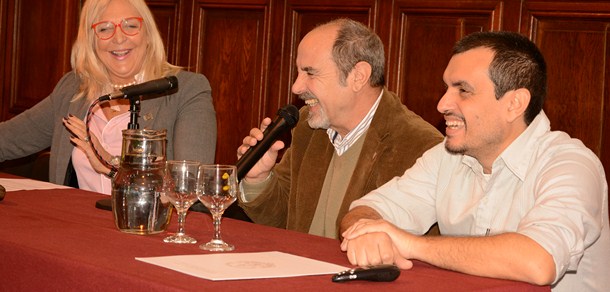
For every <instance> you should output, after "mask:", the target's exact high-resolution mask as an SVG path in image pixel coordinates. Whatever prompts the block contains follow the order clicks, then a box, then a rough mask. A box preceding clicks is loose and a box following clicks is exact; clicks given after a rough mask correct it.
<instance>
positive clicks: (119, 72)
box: [0, 0, 216, 194]
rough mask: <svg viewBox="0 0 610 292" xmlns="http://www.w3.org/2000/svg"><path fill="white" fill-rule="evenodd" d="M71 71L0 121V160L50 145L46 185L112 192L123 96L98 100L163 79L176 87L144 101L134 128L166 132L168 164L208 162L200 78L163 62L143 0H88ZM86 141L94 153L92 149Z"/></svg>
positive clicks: (210, 116)
mask: <svg viewBox="0 0 610 292" xmlns="http://www.w3.org/2000/svg"><path fill="white" fill-rule="evenodd" d="M71 64H72V69H73V70H72V71H71V72H69V73H67V74H66V75H65V76H64V77H63V78H62V79H61V80H60V81H59V83H58V84H57V85H56V87H55V89H54V90H53V92H52V93H51V94H50V95H49V96H48V97H46V98H45V99H44V100H42V101H41V102H40V103H38V104H37V105H35V106H34V107H32V108H31V109H29V110H27V111H24V112H23V113H22V114H20V115H18V116H16V117H14V118H13V119H11V120H8V121H6V122H2V123H0V137H2V139H0V162H1V161H5V160H11V159H16V158H20V157H24V156H27V155H30V154H33V153H37V152H39V151H41V150H44V149H46V148H48V147H51V148H50V149H51V153H50V161H49V180H50V181H51V182H53V183H56V184H65V185H71V186H75V187H79V188H81V189H86V190H91V191H95V192H99V193H105V194H110V192H111V177H112V176H113V175H114V170H113V167H112V165H116V164H118V163H119V161H118V157H119V156H120V154H121V145H122V130H124V129H127V128H128V124H129V123H130V120H131V119H132V118H131V112H130V111H129V109H130V100H129V99H123V98H118V99H111V100H108V101H104V102H99V103H97V105H95V106H94V107H93V108H92V110H91V114H90V115H89V116H90V119H88V127H89V134H90V135H88V133H87V131H86V129H87V128H86V125H85V122H84V121H85V120H87V119H86V114H87V112H88V111H89V108H90V106H91V105H93V104H94V103H95V101H96V100H98V99H99V97H100V96H103V95H106V94H112V93H114V92H117V91H119V90H120V89H122V88H124V87H127V86H131V85H136V84H140V83H143V82H147V81H150V80H155V79H159V78H163V77H167V76H176V77H177V79H178V88H177V90H175V89H174V90H172V91H169V92H167V93H163V94H160V95H153V96H144V97H143V98H142V100H141V103H140V104H139V117H138V118H137V125H138V126H139V128H140V129H152V130H162V129H166V130H167V148H166V154H167V159H168V160H169V159H184V160H196V161H200V162H202V163H212V162H214V154H215V150H216V149H215V148H216V113H215V110H214V106H213V103H212V96H211V88H210V84H209V82H208V80H207V79H206V77H205V76H203V75H201V74H197V73H192V72H187V71H184V70H182V69H181V68H180V67H177V66H174V65H172V64H170V63H168V62H167V57H166V54H165V49H164V46H163V43H162V40H161V36H160V34H159V30H158V29H157V27H156V25H155V21H154V19H153V16H152V14H151V12H150V9H149V8H148V7H147V5H146V3H145V2H144V0H87V1H85V4H84V5H83V8H82V11H81V15H80V23H79V29H78V36H77V39H76V41H75V43H74V46H73V48H72V55H71ZM92 144H93V146H94V147H95V149H97V152H98V154H97V155H96V153H95V152H94V149H93V148H92Z"/></svg>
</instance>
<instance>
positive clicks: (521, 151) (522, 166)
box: [463, 111, 551, 181]
mask: <svg viewBox="0 0 610 292" xmlns="http://www.w3.org/2000/svg"><path fill="white" fill-rule="evenodd" d="M550 130H551V122H550V121H549V118H548V117H547V116H546V114H545V113H544V111H541V112H540V113H539V114H538V115H537V116H536V118H534V120H533V121H532V122H531V123H530V124H529V126H528V127H527V128H526V129H525V131H523V133H521V135H519V136H518V137H517V139H515V141H513V142H512V143H511V144H510V145H508V147H507V148H506V149H504V151H503V152H502V153H501V154H500V156H498V158H496V160H495V161H494V163H493V166H492V174H493V173H494V172H495V170H498V169H499V168H501V167H507V168H508V169H509V170H510V171H511V172H512V173H513V174H514V175H515V176H516V177H518V178H519V179H520V180H521V181H523V180H525V175H526V172H527V168H528V165H529V163H527V162H528V161H529V160H530V159H531V157H532V155H534V154H533V153H532V152H533V151H534V149H537V147H535V144H536V143H538V141H539V138H540V137H542V136H543V135H544V134H545V133H547V132H549V131H550ZM463 162H464V164H466V165H468V166H469V167H470V168H472V169H473V171H475V172H482V171H483V167H482V166H481V165H480V164H479V162H478V161H477V160H476V159H475V158H473V157H470V156H467V155H464V160H463Z"/></svg>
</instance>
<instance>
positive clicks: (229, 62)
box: [191, 2, 269, 163]
mask: <svg viewBox="0 0 610 292" xmlns="http://www.w3.org/2000/svg"><path fill="white" fill-rule="evenodd" d="M197 5H198V6H197V11H199V12H198V14H197V15H196V16H194V21H193V22H194V24H195V25H194V30H193V33H192V38H193V43H195V44H196V45H195V47H196V48H198V49H197V50H193V51H192V55H191V56H192V60H191V64H192V66H193V68H191V69H192V70H194V71H197V72H201V73H203V74H204V75H206V76H207V77H208V79H209V80H210V84H211V85H212V96H213V98H214V106H215V109H216V115H217V119H216V120H217V123H218V127H217V129H218V143H217V149H216V161H217V162H218V163H235V161H236V160H237V157H236V155H235V149H237V147H238V146H239V145H240V144H241V140H242V138H243V137H244V136H245V135H247V134H248V132H249V131H250V128H251V127H252V125H256V124H258V123H259V121H260V120H261V118H262V108H263V107H264V104H265V102H266V86H265V84H266V78H267V76H266V74H265V72H264V70H263V69H264V68H266V67H267V66H266V62H267V60H268V56H267V53H266V52H267V51H268V45H269V44H268V30H267V26H268V23H267V22H266V19H267V18H268V15H267V14H268V11H269V7H268V4H266V3H260V4H259V5H238V4H231V5H229V4H227V5H220V4H207V3H205V2H199V3H198V4H197Z"/></svg>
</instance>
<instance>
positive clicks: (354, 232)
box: [341, 219, 421, 270]
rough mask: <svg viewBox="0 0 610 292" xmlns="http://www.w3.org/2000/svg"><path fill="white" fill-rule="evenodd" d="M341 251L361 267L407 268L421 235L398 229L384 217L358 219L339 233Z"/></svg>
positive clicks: (351, 261) (409, 265)
mask: <svg viewBox="0 0 610 292" xmlns="http://www.w3.org/2000/svg"><path fill="white" fill-rule="evenodd" d="M342 237H343V241H342V242H341V250H342V251H345V252H346V254H347V258H348V259H349V261H350V263H351V264H352V265H358V266H361V267H364V266H368V265H379V264H395V265H396V266H398V267H399V268H400V269H405V270H406V269H410V268H412V267H413V262H412V261H411V260H410V259H413V258H415V256H414V250H415V245H416V244H417V241H419V240H421V237H419V236H415V235H413V234H410V233H408V232H406V231H404V230H401V229H399V228H398V227H396V226H394V225H393V224H391V223H389V222H387V221H385V220H383V219H377V220H372V219H360V220H358V221H356V223H354V224H353V225H352V226H350V227H349V228H348V229H346V230H345V232H343V233H342Z"/></svg>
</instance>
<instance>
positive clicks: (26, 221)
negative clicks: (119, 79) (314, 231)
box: [0, 175, 549, 291]
mask: <svg viewBox="0 0 610 292" xmlns="http://www.w3.org/2000/svg"><path fill="white" fill-rule="evenodd" d="M2 176H4V177H6V176H5V175H2ZM102 198H107V196H104V195H101V194H97V193H92V192H87V191H82V190H77V189H57V190H36V191H15V192H8V193H7V194H6V197H5V199H4V200H3V201H1V202H0V288H1V290H2V291H10V290H19V291H24V290H27V291H32V290H38V291H43V290H44V291H49V290H54V291H55V290H57V291H67V290H84V291H92V290H113V291H116V290H124V291H160V290H163V291H168V290H198V291H203V290H205V291H215V290H212V289H218V290H216V291H261V290H265V291H290V290H294V291H324V290H333V291H342V290H345V291H365V290H366V291H371V289H375V290H377V291H392V290H396V291H473V290H485V291H549V288H548V287H538V286H533V285H529V284H525V283H520V282H514V281H505V280H497V279H489V278H481V277H475V276H469V275H465V274H461V273H456V272H451V271H447V270H442V269H438V268H436V267H432V266H430V265H427V264H424V263H421V262H415V265H414V267H413V269H411V270H406V271H402V274H401V276H400V278H398V279H397V280H396V281H394V282H389V283H375V282H361V281H355V282H349V283H333V282H331V279H330V278H331V275H322V276H305V277H292V278H278V279H262V280H237V281H209V280H205V279H200V278H196V277H192V276H189V275H186V274H182V273H179V272H175V271H173V270H169V269H165V268H162V267H158V266H155V265H151V264H147V263H144V262H140V261H137V260H135V257H152V256H167V255H186V254H204V253H208V252H206V251H202V250H201V249H199V247H198V245H199V243H203V242H207V241H208V240H209V239H210V238H211V237H212V220H211V218H210V216H209V215H208V214H203V213H197V212H189V215H188V216H187V219H186V232H187V234H189V235H191V236H193V237H195V238H196V239H197V240H198V241H199V243H197V244H195V245H176V244H167V243H164V242H163V241H162V239H163V238H164V237H165V236H167V233H162V234H157V235H147V236H140V235H131V234H126V233H122V232H120V231H118V230H117V229H116V227H115V225H114V219H113V216H112V212H110V211H106V210H101V209H97V208H95V202H96V201H97V200H99V199H102ZM172 217H173V218H172V222H171V224H170V226H169V228H168V231H169V232H174V231H175V230H176V216H175V214H174V216H172ZM222 234H223V239H225V240H226V241H228V242H230V243H233V244H235V246H236V250H235V252H259V251H272V250H278V251H282V252H286V253H291V254H295V255H299V256H303V257H308V258H312V259H317V260H322V261H326V262H331V263H335V264H339V265H343V266H348V267H349V266H350V264H349V262H348V261H347V258H346V257H345V255H344V254H343V253H342V252H341V251H340V249H339V241H337V240H332V239H328V238H322V237H317V236H311V235H308V234H303V233H298V232H292V231H287V230H283V229H277V228H270V227H266V226H261V225H257V224H252V223H247V222H243V221H238V220H232V219H228V218H226V219H223V222H222Z"/></svg>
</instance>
